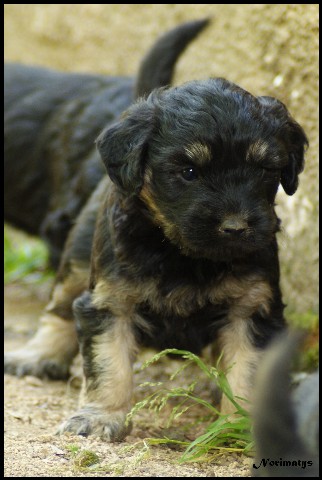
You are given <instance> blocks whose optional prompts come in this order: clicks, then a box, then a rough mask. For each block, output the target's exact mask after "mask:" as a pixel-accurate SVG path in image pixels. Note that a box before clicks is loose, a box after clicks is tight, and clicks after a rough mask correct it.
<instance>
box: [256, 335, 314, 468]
mask: <svg viewBox="0 0 322 480" xmlns="http://www.w3.org/2000/svg"><path fill="white" fill-rule="evenodd" d="M302 339H303V335H302V334H301V333H299V332H291V333H288V335H285V334H284V335H281V336H280V337H279V338H278V339H277V340H276V341H274V342H273V345H272V346H271V347H270V348H269V349H268V352H267V353H266V354H265V355H264V358H263V362H262V364H261V365H260V368H259V369H258V372H257V375H256V377H257V379H256V382H255V395H254V396H255V400H254V412H253V416H254V437H255V446H256V459H255V461H254V464H253V469H252V474H253V476H255V477H318V476H319V372H318V371H315V372H314V373H310V374H308V375H307V376H306V377H305V378H304V379H302V380H301V381H300V382H299V383H298V385H296V386H295V387H294V385H293V388H291V382H290V371H291V360H292V359H293V357H295V353H296V350H298V349H299V348H298V347H299V344H300V340H302Z"/></svg>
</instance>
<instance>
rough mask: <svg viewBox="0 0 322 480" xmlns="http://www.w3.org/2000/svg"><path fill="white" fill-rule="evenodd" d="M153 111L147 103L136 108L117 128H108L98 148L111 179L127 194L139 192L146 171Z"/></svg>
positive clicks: (98, 139)
mask: <svg viewBox="0 0 322 480" xmlns="http://www.w3.org/2000/svg"><path fill="white" fill-rule="evenodd" d="M152 129H153V110H152V108H151V107H149V106H148V105H147V104H146V103H145V102H144V101H142V102H141V103H138V104H135V105H133V106H132V107H131V108H130V109H129V110H128V111H127V112H126V113H125V114H124V116H123V118H122V119H121V120H120V121H119V122H117V123H115V124H114V125H112V126H110V127H108V128H107V129H105V130H104V131H103V132H102V133H101V134H100V135H99V137H98V138H97V140H96V145H97V148H98V151H99V153H100V155H101V157H102V160H103V162H104V165H105V167H106V169H107V173H108V174H109V176H110V178H111V180H112V181H113V182H114V183H115V184H117V185H118V186H119V187H120V189H121V190H122V191H124V192H126V193H137V192H138V191H139V190H140V188H141V187H142V184H143V171H144V166H145V165H144V164H145V157H146V153H147V145H148V139H149V136H150V135H151V133H152Z"/></svg>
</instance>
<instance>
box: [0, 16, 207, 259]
mask: <svg viewBox="0 0 322 480" xmlns="http://www.w3.org/2000/svg"><path fill="white" fill-rule="evenodd" d="M207 23H208V20H198V21H193V22H188V23H185V24H182V25H179V26H178V27H176V28H175V29H173V30H171V31H169V32H167V33H166V34H165V35H163V36H162V37H160V38H159V39H158V40H157V42H156V43H155V45H154V46H153V47H152V48H151V50H150V51H149V52H148V54H147V56H146V57H145V58H144V60H143V61H142V64H141V66H140V69H139V72H138V76H137V79H134V78H130V77H129V78H127V77H108V76H103V75H89V74H75V73H62V72H58V71H53V70H49V69H45V68H35V67H30V66H25V65H18V64H6V65H5V67H4V98H5V102H4V166H5V168H4V173H5V178H4V212H5V221H7V222H9V223H11V224H12V225H14V226H15V227H18V228H21V229H23V230H25V231H26V232H27V233H31V234H33V235H40V236H41V237H42V238H43V239H44V240H45V241H46V243H47V244H48V246H49V252H50V259H51V263H52V265H53V266H54V267H57V266H58V263H59V259H60V256H61V253H62V249H63V246H64V243H65V240H66V237H67V234H68V232H69V230H70V228H71V226H72V224H73V223H74V220H75V218H76V217H77V215H78V213H79V212H80V210H81V208H82V207H83V206H84V204H85V202H86V201H87V200H88V198H89V196H90V194H91V192H92V191H93V190H94V189H95V187H96V186H97V184H98V182H99V180H100V179H101V178H102V176H103V174H104V167H103V165H102V163H101V160H100V158H99V155H98V153H97V151H96V149H95V146H94V140H95V138H96V137H97V135H98V134H99V133H100V132H101V131H102V129H103V128H104V127H106V125H107V124H108V123H110V122H113V121H115V120H116V119H117V118H118V117H119V115H120V114H121V112H122V111H123V110H124V109H125V108H127V107H128V106H129V105H130V104H131V103H132V102H133V100H134V98H136V97H138V96H141V95H143V94H146V93H149V92H150V91H152V90H153V89H154V88H156V87H160V86H164V85H168V84H169V83H170V82H171V78H172V74H173V70H174V66H175V63H176V60H177V58H178V57H179V55H180V54H181V53H182V52H183V51H184V49H185V48H186V46H187V45H188V43H189V42H190V41H191V40H192V39H193V38H195V37H196V36H197V35H198V33H199V32H200V31H201V30H202V29H203V28H204V27H205V26H206V25H207Z"/></svg>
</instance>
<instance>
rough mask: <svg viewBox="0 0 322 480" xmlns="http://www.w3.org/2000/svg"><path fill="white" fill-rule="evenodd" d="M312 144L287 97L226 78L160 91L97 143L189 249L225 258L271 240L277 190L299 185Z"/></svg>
mask: <svg viewBox="0 0 322 480" xmlns="http://www.w3.org/2000/svg"><path fill="white" fill-rule="evenodd" d="M307 143H308V142H307V138H306V136H305V133H304V131H303V129H302V128H301V127H300V125H299V124H298V123H296V122H295V120H294V119H293V118H292V117H291V116H290V114H289V113H288V111H287V109H286V107H285V106H284V105H283V104H282V103H281V102H279V101H278V100H276V99H274V98H271V97H259V98H256V97H254V96H252V95H251V94H250V93H248V92H246V91H245V90H243V89H241V88H240V87H237V86H236V85H234V84H232V83H230V82H228V81H226V80H223V79H210V80H206V81H194V82H189V83H187V84H184V85H183V86H181V87H176V88H170V89H160V90H156V91H154V92H153V93H152V94H151V95H149V97H148V98H147V99H146V100H141V101H139V102H138V103H136V104H134V105H133V106H132V107H131V108H130V109H129V110H128V111H127V113H126V114H125V115H124V117H123V119H122V120H121V121H119V122H118V123H116V124H115V125H113V126H112V127H110V128H108V129H107V130H105V131H104V132H103V133H102V134H101V135H100V137H99V138H98V140H97V146H98V149H99V151H100V154H101V156H102V159H103V161H104V164H105V166H106V168H107V171H108V174H109V175H110V177H111V179H112V180H113V182H114V183H115V184H116V185H117V186H118V188H119V190H120V191H121V192H122V193H123V194H124V195H126V196H130V195H137V196H138V197H139V198H140V199H141V201H142V203H143V205H144V208H145V209H146V210H147V212H148V213H149V215H150V217H151V219H152V221H153V222H154V223H155V224H157V225H158V226H159V227H161V228H162V229H163V231H164V233H165V236H166V237H167V238H168V239H169V240H170V241H171V242H172V243H174V244H176V245H177V246H178V247H179V248H180V250H181V251H182V253H184V254H186V255H189V256H194V257H204V258H211V259H222V260H229V259H232V258H235V257H239V256H243V255H244V254H246V253H251V252H253V251H256V250H259V249H262V248H265V247H266V246H268V245H269V244H270V243H271V241H272V239H273V237H274V235H275V233H276V231H277V230H278V219H277V217H276V215H275V212H274V200H275V195H276V192H277V189H278V186H279V185H280V184H281V185H282V187H283V188H284V190H285V192H286V193H287V194H288V195H292V194H293V193H294V192H295V191H296V189H297V186H298V175H299V173H300V172H301V171H302V170H303V165H304V149H305V146H306V145H307Z"/></svg>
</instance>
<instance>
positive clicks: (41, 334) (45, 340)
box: [4, 271, 88, 380]
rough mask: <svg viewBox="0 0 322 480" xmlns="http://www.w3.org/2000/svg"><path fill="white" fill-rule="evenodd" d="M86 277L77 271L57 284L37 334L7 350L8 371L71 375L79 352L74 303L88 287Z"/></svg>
mask: <svg viewBox="0 0 322 480" xmlns="http://www.w3.org/2000/svg"><path fill="white" fill-rule="evenodd" d="M85 278H86V282H85ZM87 278H88V274H87V272H85V271H84V272H83V274H82V275H80V273H79V271H77V272H75V271H74V272H71V273H70V274H69V275H68V277H67V278H66V279H65V280H64V282H63V283H57V284H56V286H55V287H54V289H53V292H52V300H51V301H50V303H49V304H48V306H47V307H46V309H45V312H44V313H43V315H42V316H41V318H40V325H39V328H38V331H37V332H36V334H35V335H34V337H33V338H31V339H30V340H29V342H28V343H27V344H26V345H25V346H24V347H23V348H20V349H18V350H16V351H13V352H10V353H7V354H5V357H4V371H5V373H10V374H12V375H17V376H19V377H21V376H24V375H34V376H36V377H40V378H51V379H54V380H58V379H65V378H68V376H69V367H70V364H71V362H72V360H73V358H74V357H75V355H76V354H77V352H78V342H77V335H76V329H75V322H74V320H73V314H72V308H71V305H72V302H73V300H74V298H75V297H76V296H77V295H79V294H80V293H81V292H82V291H83V290H84V289H85V288H86V283H87Z"/></svg>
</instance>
